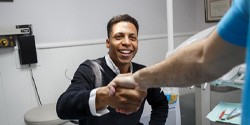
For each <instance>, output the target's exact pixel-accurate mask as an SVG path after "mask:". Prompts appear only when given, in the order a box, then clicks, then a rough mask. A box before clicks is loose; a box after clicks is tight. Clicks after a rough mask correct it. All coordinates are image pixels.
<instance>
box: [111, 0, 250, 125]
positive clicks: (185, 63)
mask: <svg viewBox="0 0 250 125" xmlns="http://www.w3.org/2000/svg"><path fill="white" fill-rule="evenodd" d="M249 6H250V2H249V0H233V4H232V7H231V8H230V9H229V11H228V12H227V13H226V15H225V16H224V17H223V18H222V20H221V21H220V22H219V24H218V26H217V28H216V29H215V30H214V31H213V32H212V33H211V34H210V35H209V36H208V37H207V38H205V39H204V40H201V41H197V42H195V43H193V44H191V45H188V46H186V47H184V48H182V49H180V50H179V51H177V52H176V53H174V54H172V55H171V56H170V57H169V58H167V59H165V60H164V61H162V62H160V63H157V64H155V65H152V66H149V67H147V68H144V69H142V70H139V71H137V72H136V73H134V74H133V75H127V76H121V77H117V78H115V79H114V80H113V81H112V82H111V84H110V88H113V87H117V86H118V87H117V88H119V86H120V87H127V88H135V89H147V88H149V87H160V86H168V87H184V86H190V85H194V84H201V83H205V82H209V81H213V80H215V79H217V78H219V77H221V76H222V75H224V74H225V73H227V72H228V71H229V70H230V69H232V68H233V67H235V66H236V65H239V64H242V63H244V62H245V55H246V63H247V73H246V74H247V76H246V78H245V86H244V89H243V99H242V100H243V103H242V104H243V105H242V111H243V114H242V122H241V124H242V125H250V106H249V104H250V99H249V98H248V96H249V94H250V83H249V82H250V79H249V78H250V77H249V73H250V72H249V71H250V69H249V67H250V64H249V63H250V62H249V61H250V52H249V51H250V48H249V47H250V34H249V33H250V28H249V26H250V25H249V11H250V10H249ZM245 48H247V54H245V52H246V49H245ZM111 94H113V93H111ZM118 110H119V111H120V112H122V113H127V112H133V111H132V110H129V109H118Z"/></svg>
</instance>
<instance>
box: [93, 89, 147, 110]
mask: <svg viewBox="0 0 250 125" xmlns="http://www.w3.org/2000/svg"><path fill="white" fill-rule="evenodd" d="M109 93H110V89H109V87H108V86H104V87H100V88H98V89H97V91H96V109H97V110H99V109H103V108H105V107H106V106H107V105H108V106H110V107H112V108H114V109H116V111H117V112H120V113H125V114H129V113H132V112H136V111H137V110H138V109H139V108H140V106H141V103H142V102H143V100H144V97H146V95H147V91H146V90H136V89H128V88H122V87H116V88H115V93H113V95H109Z"/></svg>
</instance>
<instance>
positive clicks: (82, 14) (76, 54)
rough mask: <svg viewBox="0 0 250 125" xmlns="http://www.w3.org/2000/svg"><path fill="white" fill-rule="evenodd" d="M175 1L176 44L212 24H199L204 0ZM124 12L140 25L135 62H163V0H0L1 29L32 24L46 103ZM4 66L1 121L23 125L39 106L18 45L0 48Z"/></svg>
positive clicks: (99, 48) (99, 49) (99, 51)
mask: <svg viewBox="0 0 250 125" xmlns="http://www.w3.org/2000/svg"><path fill="white" fill-rule="evenodd" d="M173 4H174V33H175V46H177V45H178V44H180V43H181V42H182V41H184V40H185V39H187V38H188V37H189V36H191V35H193V34H194V33H195V32H196V31H197V30H200V29H203V28H204V27H207V26H208V25H207V24H205V23H201V21H202V20H204V19H202V18H201V17H202V15H203V14H204V13H200V10H203V5H202V6H200V0H188V1H186V0H174V3H173ZM121 13H128V14H130V15H132V16H134V17H135V18H136V19H137V20H138V21H139V24H140V32H139V38H140V43H139V51H138V54H137V56H136V57H135V59H134V61H136V62H139V63H143V64H145V65H151V64H154V63H156V62H159V61H161V60H163V59H164V58H165V54H166V52H167V37H166V34H167V22H166V20H167V17H166V1H165V0H157V1H152V0H136V1H134V0H120V1H116V0H109V1H96V0H85V1H83V0H70V1H69V0H53V1H50V0H42V1H34V0H14V2H13V3H8V2H0V15H1V17H2V18H1V20H0V27H14V26H15V25H19V24H32V26H33V32H34V35H35V38H36V44H37V54H38V62H39V63H38V64H37V65H32V69H33V73H34V78H35V81H36V84H37V87H38V92H39V94H40V97H41V101H42V103H44V104H45V103H51V102H56V100H57V98H58V96H59V95H60V94H61V93H62V92H63V91H64V90H65V89H66V88H67V87H68V85H69V84H70V81H69V80H68V79H67V78H66V77H65V71H66V70H67V72H66V74H67V76H69V77H72V76H73V73H74V71H75V70H76V68H77V67H78V65H79V64H80V63H81V62H83V61H84V60H86V59H93V58H98V57H101V56H104V55H105V54H106V52H107V49H106V48H105V45H104V43H105V38H106V24H107V22H108V20H109V19H110V18H111V17H112V16H114V15H116V14H121ZM0 29H1V28H0ZM59 46H60V47H59ZM51 47H52V48H51ZM54 47H59V48H54ZM0 64H1V65H0V125H24V122H23V115H24V113H25V112H26V111H28V110H29V109H31V108H32V107H35V106H37V100H36V97H35V92H34V88H33V85H32V80H31V77H30V72H29V69H28V68H27V66H20V65H19V60H18V53H17V49H14V48H7V49H5V48H0Z"/></svg>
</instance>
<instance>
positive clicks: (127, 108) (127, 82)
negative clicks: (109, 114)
mask: <svg viewBox="0 0 250 125" xmlns="http://www.w3.org/2000/svg"><path fill="white" fill-rule="evenodd" d="M108 87H109V90H110V93H109V95H110V96H116V95H119V93H120V92H121V90H125V91H124V92H126V94H127V95H126V99H123V100H122V103H121V102H120V106H119V107H116V111H117V112H120V113H126V114H129V113H131V112H135V111H137V110H138V109H139V108H140V105H141V102H142V100H143V99H144V98H145V97H146V95H147V89H146V88H142V87H140V86H138V84H137V83H136V82H135V80H134V78H133V77H132V75H131V74H130V73H129V74H120V75H118V76H117V77H116V78H115V79H113V80H112V81H111V82H110V84H109V85H108ZM125 88H126V89H125ZM129 90H130V91H134V94H131V95H128V93H129ZM122 97H124V95H123V94H122ZM139 100H140V101H139ZM128 102H129V103H131V104H129V103H128ZM132 102H133V104H132ZM138 102H140V105H136V104H138Z"/></svg>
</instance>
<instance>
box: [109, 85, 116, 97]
mask: <svg viewBox="0 0 250 125" xmlns="http://www.w3.org/2000/svg"><path fill="white" fill-rule="evenodd" d="M108 88H109V96H113V95H114V94H115V88H114V86H112V85H110V86H108Z"/></svg>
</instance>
